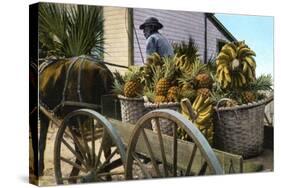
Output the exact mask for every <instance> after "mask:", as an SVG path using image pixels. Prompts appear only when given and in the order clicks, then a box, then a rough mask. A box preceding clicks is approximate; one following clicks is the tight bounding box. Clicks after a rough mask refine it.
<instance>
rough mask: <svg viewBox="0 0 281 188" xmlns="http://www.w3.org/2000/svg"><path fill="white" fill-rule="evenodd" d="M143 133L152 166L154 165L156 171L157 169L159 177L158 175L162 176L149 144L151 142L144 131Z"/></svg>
mask: <svg viewBox="0 0 281 188" xmlns="http://www.w3.org/2000/svg"><path fill="white" fill-rule="evenodd" d="M141 133H142V135H143V138H144V142H145V145H146V147H147V149H148V153H149V156H150V158H151V162H152V165H153V167H154V169H155V171H156V173H157V175H158V176H161V173H160V170H159V167H158V165H157V163H156V160H155V157H154V154H153V151H152V149H151V145H150V144H149V141H148V138H147V135H146V133H145V131H144V129H142V130H141Z"/></svg>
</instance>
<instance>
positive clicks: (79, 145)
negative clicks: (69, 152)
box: [65, 127, 90, 164]
mask: <svg viewBox="0 0 281 188" xmlns="http://www.w3.org/2000/svg"><path fill="white" fill-rule="evenodd" d="M68 129H69V131H70V133H71V135H72V139H73V141H74V143H75V145H76V146H77V148H78V150H79V151H80V153H81V155H82V156H83V158H84V159H85V160H86V163H87V164H90V163H89V162H90V161H89V159H88V157H87V156H86V155H85V154H86V151H85V150H84V148H83V147H82V146H81V144H80V142H79V140H78V138H77V137H76V135H75V132H73V130H72V128H70V127H68ZM65 134H67V133H66V132H65Z"/></svg>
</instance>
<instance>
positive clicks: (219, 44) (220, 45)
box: [217, 39, 227, 53]
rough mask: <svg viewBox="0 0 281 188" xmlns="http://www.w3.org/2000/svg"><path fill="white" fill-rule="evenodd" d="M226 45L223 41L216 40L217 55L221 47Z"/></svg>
mask: <svg viewBox="0 0 281 188" xmlns="http://www.w3.org/2000/svg"><path fill="white" fill-rule="evenodd" d="M226 43H227V41H225V40H221V39H217V53H219V52H220V51H221V49H222V47H223V46H224V45H225V44H226Z"/></svg>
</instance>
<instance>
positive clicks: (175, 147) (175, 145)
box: [173, 124, 178, 177]
mask: <svg viewBox="0 0 281 188" xmlns="http://www.w3.org/2000/svg"><path fill="white" fill-rule="evenodd" d="M173 136H174V137H173V176H174V177H176V176H177V160H178V140H177V124H174V126H173Z"/></svg>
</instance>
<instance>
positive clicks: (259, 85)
mask: <svg viewBox="0 0 281 188" xmlns="http://www.w3.org/2000/svg"><path fill="white" fill-rule="evenodd" d="M272 84H273V82H272V76H271V75H270V74H262V75H260V76H259V77H258V78H257V79H256V80H255V81H254V82H252V83H250V84H249V88H250V89H251V90H253V91H270V90H272Z"/></svg>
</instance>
